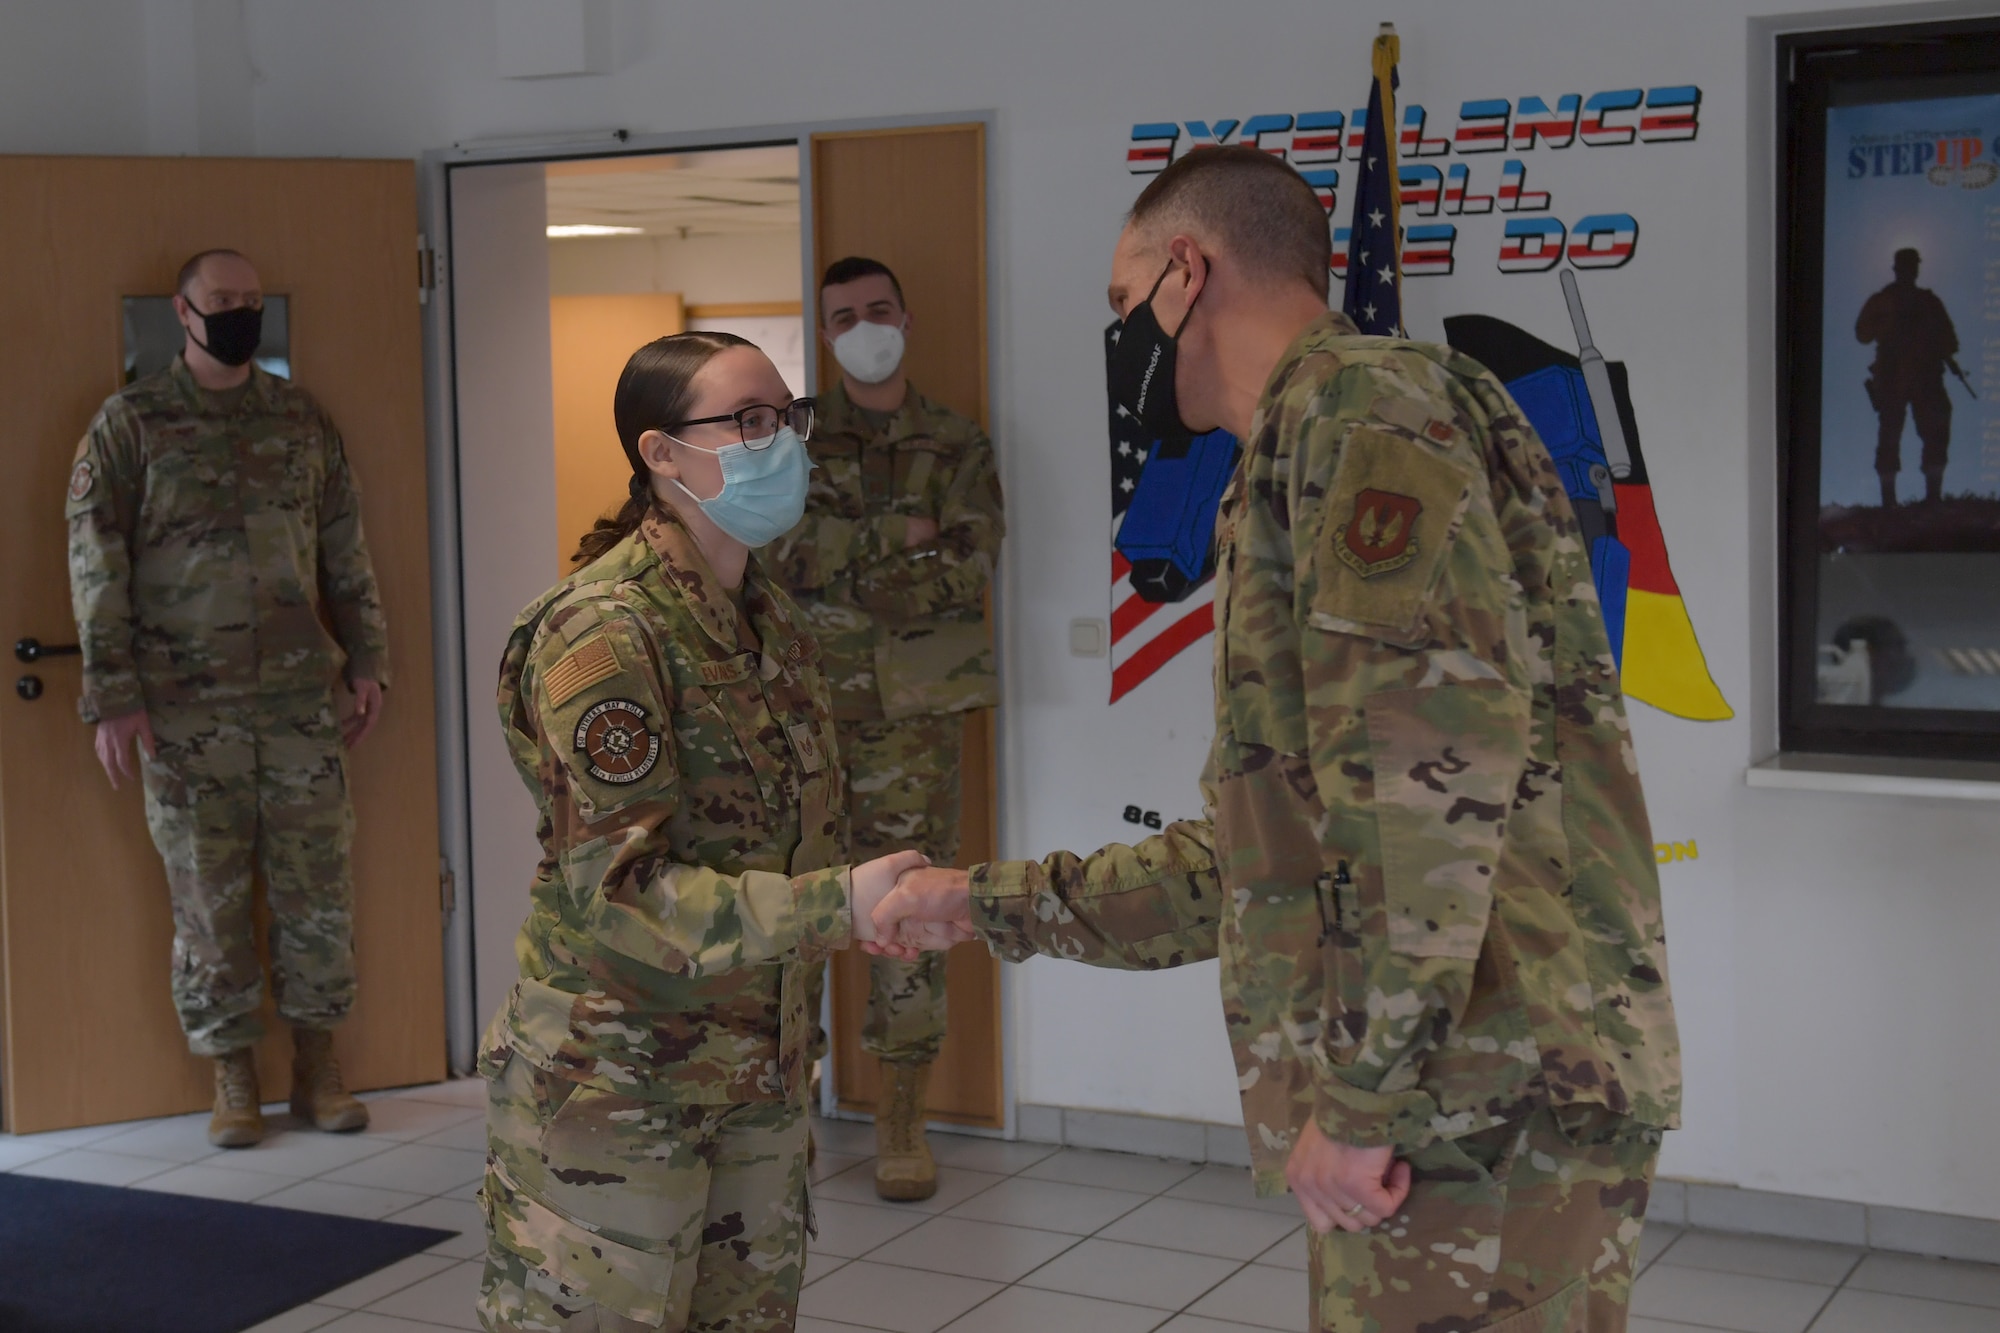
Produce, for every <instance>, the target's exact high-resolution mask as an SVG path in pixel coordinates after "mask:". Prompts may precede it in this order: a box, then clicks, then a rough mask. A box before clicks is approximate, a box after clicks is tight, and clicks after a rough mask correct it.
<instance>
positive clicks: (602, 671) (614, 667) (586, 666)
mask: <svg viewBox="0 0 2000 1333" xmlns="http://www.w3.org/2000/svg"><path fill="white" fill-rule="evenodd" d="M617 674H618V652H617V650H616V649H614V648H613V647H612V646H611V640H610V639H609V638H607V637H605V636H604V635H602V634H599V635H595V636H593V637H592V638H589V639H586V640H584V641H583V642H582V643H580V644H578V645H577V646H576V647H574V648H572V649H570V650H569V652H567V653H565V654H563V656H562V658H561V660H560V661H558V662H557V663H556V664H555V665H554V666H552V667H550V668H549V671H548V674H547V675H546V676H544V677H543V678H542V688H543V689H545V690H547V691H548V694H549V706H550V707H552V708H560V707H562V706H563V705H564V704H565V703H568V702H569V701H570V700H571V699H574V698H575V697H576V696H577V695H578V694H580V693H582V692H583V691H584V690H587V689H589V688H590V687H591V686H592V685H595V684H596V683H597V682H598V681H600V680H603V679H604V678H606V677H607V676H615V675H617Z"/></svg>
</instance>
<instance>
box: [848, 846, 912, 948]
mask: <svg viewBox="0 0 2000 1333" xmlns="http://www.w3.org/2000/svg"><path fill="white" fill-rule="evenodd" d="M930 863H931V860H930V858H929V857H928V856H925V855H924V854H923V853H922V852H919V851H915V850H908V851H901V852H891V853H889V854H888V855H887V856H878V857H876V858H875V859H874V860H873V861H864V862H862V863H861V864H860V865H857V866H855V867H854V868H853V869H852V870H850V871H849V872H848V883H849V884H850V885H851V894H850V897H849V900H848V901H849V906H850V907H851V908H852V909H853V913H854V939H855V941H856V942H857V943H869V942H872V941H873V940H874V938H875V905H876V904H877V903H879V902H881V901H882V900H883V899H884V898H886V897H888V896H889V891H890V890H891V889H893V888H895V887H896V881H897V879H898V878H900V877H901V876H902V874H903V872H904V871H906V870H921V869H922V868H923V867H925V866H927V865H929V864H930Z"/></svg>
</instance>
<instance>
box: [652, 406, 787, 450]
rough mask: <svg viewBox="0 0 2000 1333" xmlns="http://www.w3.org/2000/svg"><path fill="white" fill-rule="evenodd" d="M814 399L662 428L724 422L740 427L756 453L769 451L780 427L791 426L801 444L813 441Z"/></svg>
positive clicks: (741, 411) (699, 419) (725, 414)
mask: <svg viewBox="0 0 2000 1333" xmlns="http://www.w3.org/2000/svg"><path fill="white" fill-rule="evenodd" d="M817 406H818V404H817V403H815V402H814V401H813V400H812V399H810V398H794V399H792V401H791V405H790V406H788V407H772V406H771V405H770V404H769V403H753V404H751V405H750V406H749V407H746V408H743V409H742V410H740V411H736V412H726V413H724V414H723V415H721V416H719V417H694V418H691V419H690V420H687V421H676V422H674V423H673V424H671V425H668V426H663V427H661V429H662V430H668V431H675V430H686V429H687V428H688V427H689V426H712V425H718V424H720V423H721V422H724V421H733V422H735V423H736V429H737V430H738V431H739V432H740V433H741V434H742V437H743V443H744V444H746V445H748V446H749V447H750V448H752V449H768V448H770V446H771V441H772V440H773V439H775V438H776V437H777V434H778V427H779V425H781V424H782V425H786V426H790V427H791V428H792V429H793V430H794V431H795V432H797V434H798V437H799V438H800V439H801V440H810V439H811V438H812V433H813V409H814V408H815V407H817Z"/></svg>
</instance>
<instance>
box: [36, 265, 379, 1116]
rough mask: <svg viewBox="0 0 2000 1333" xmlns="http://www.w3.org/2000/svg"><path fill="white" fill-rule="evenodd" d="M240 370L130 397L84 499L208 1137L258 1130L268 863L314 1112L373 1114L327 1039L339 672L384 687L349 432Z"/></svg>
mask: <svg viewBox="0 0 2000 1333" xmlns="http://www.w3.org/2000/svg"><path fill="white" fill-rule="evenodd" d="M235 258H236V260H237V262H239V263H241V262H242V261H241V259H240V256H239V257H235ZM195 267H196V268H199V267H200V266H199V264H196V265H195ZM243 268H244V269H245V270H246V271H249V272H250V276H251V278H252V279H253V280H254V276H255V274H254V270H248V265H247V264H243ZM196 346H199V344H196ZM190 354H192V353H190ZM243 369H245V370H247V371H248V378H247V379H246V380H245V381H244V382H243V383H242V384H241V385H240V386H239V387H237V388H235V389H229V390H223V391H220V392H216V391H212V390H209V389H205V388H203V387H202V386H201V385H200V384H199V383H198V382H197V381H196V378H195V376H194V374H193V372H192V371H191V370H190V368H189V366H188V363H187V361H186V359H185V358H183V357H177V358H175V360H174V362H173V364H172V366H171V367H170V368H169V369H167V370H165V371H163V372H161V373H159V374H156V375H153V376H150V377H147V378H144V379H141V380H139V381H137V382H136V383H133V384H131V385H129V386H127V387H126V388H124V389H123V390H121V391H119V392H118V393H116V394H113V395H112V396H111V397H110V398H109V399H108V400H106V402H105V404H104V406H103V408H102V409H101V410H100V411H99V412H98V414H97V417H96V418H95V419H94V420H93V421H92V422H91V424H90V427H89V430H88V431H87V432H86V434H85V435H84V438H83V442H82V443H81V445H79V446H78V450H77V460H76V465H75V467H74V469H73V470H72V472H71V477H70V486H69V498H68V506H67V514H68V521H69V567H70V590H71V597H72V601H73V604H74V609H75V612H76V621H77V628H78V633H79V636H80V639H81V643H82V646H83V698H82V700H81V706H80V711H81V713H82V715H83V719H84V720H85V721H86V722H92V723H98V722H104V721H111V720H117V719H126V718H132V717H133V716H134V715H135V714H136V715H139V720H140V722H141V723H143V724H145V725H147V726H149V728H150V733H151V737H152V741H153V752H152V753H151V755H150V756H149V757H145V758H142V760H141V767H142V770H143V776H144V785H145V793H146V819H147V824H148V826H149V828H150V829H151V831H152V835H153V841H154V844H155V846H157V847H158V848H159V851H160V855H161V857H162V858H163V859H164V861H165V862H166V869H167V881H168V885H169V888H170V890H171V892H172V895H173V914H174V949H173V971H172V987H173V998H174V1005H175V1007H176V1009H177V1010H178V1011H179V1014H180V1019H181V1025H182V1028H183V1029H184V1030H185V1032H186V1033H187V1038H188V1045H189V1047H190V1048H191V1049H192V1050H193V1051H194V1052H195V1053H196V1054H199V1055H210V1056H215V1057H218V1069H217V1079H218V1096H217V1117H218V1118H217V1121H216V1125H215V1126H213V1127H212V1131H211V1132H212V1134H213V1135H215V1136H216V1141H217V1142H219V1143H223V1144H225V1146H243V1145H245V1144H247V1143H252V1142H255V1141H256V1139H257V1137H258V1136H260V1135H261V1132H262V1124H261V1120H259V1119H258V1117H257V1102H258V1100H259V1097H258V1095H257V1092H256V1087H255V1073H254V1068H253V1067H252V1066H251V1065H250V1063H249V1061H250V1056H249V1048H250V1047H251V1046H252V1045H253V1044H254V1043H255V1042H256V1041H257V1040H258V1039H259V1037H260V1036H261V1035H262V1030H263V1025H262V1021H261V1019H260V1018H259V1012H258V1011H259V1008H260V1006H261V1004H262V1002H263V990H264V977H263V969H262V966H261V964H260V963H259V961H258V954H257V945H256V940H255V936H254V930H253V927H252V921H251V884H252V877H253V874H254V873H255V872H257V871H259V870H261V871H262V873H263V878H264V884H265V890H266V894H267V898H268V905H269V907H270V913H271V928H270V941H269V945H270V954H271V964H272V990H273V992H274V995H275V998H276V1000H277V1008H278V1013H279V1014H280V1016H282V1017H283V1018H284V1019H285V1020H286V1021H287V1022H288V1023H290V1024H291V1025H292V1026H293V1028H294V1035H295V1043H296V1046H297V1061H296V1063H295V1066H294V1080H293V1082H294V1086H293V1097H294V1106H295V1109H296V1110H298V1111H299V1112H300V1114H301V1115H304V1116H306V1117H307V1118H309V1119H310V1120H312V1121H313V1122H314V1123H316V1124H318V1125H319V1126H320V1127H321V1128H325V1129H358V1128H360V1127H361V1126H362V1125H365V1124H366V1123H367V1112H366V1109H365V1108H364V1107H363V1106H362V1105H361V1103H360V1102H358V1101H356V1100H354V1099H353V1098H351V1097H349V1096H347V1095H346V1093H345V1091H344V1089H342V1088H341V1087H340V1086H339V1073H338V1065H337V1064H336V1063H335V1062H334V1061H333V1058H332V1053H331V1048H330V1044H329V1039H328V1037H327V1036H326V1034H327V1032H328V1031H329V1030H330V1029H331V1028H332V1027H334V1025H336V1024H338V1023H339V1022H340V1021H341V1020H342V1019H343V1018H345V1017H346V1016H347V1013H348V1010H349V1009H350V1007H351V1006H352V1005H353V1003H354V947H353V905H354V895H353V885H352V881H351V878H350V873H349V861H348V851H349V846H350V844H351V842H352V838H353V832H354V816H353V810H352V806H351V805H350V803H349V800H348V791H347V770H346V763H345V757H344V755H343V749H342V727H341V723H340V720H339V719H338V718H337V717H336V713H335V705H334V699H333V695H332V688H333V683H334V680H335V678H336V677H337V676H338V675H339V674H340V673H341V672H342V670H343V668H344V670H345V673H346V676H347V678H348V680H349V681H350V682H356V683H359V682H373V683H375V684H381V685H386V684H387V680H388V661H387V636H386V630H385V624H384V620H383V615H382V603H381V599H380V596H379V595H378V593H377V590H376V584H375V574H374V570H373V568H372V566H371V564H370V562H369V557H368V546H367V542H366V541H365V540H364V538H363V535H362V528H361V502H360V495H359V493H358V491H357V489H356V486H355V481H354V476H353V473H352V472H351V471H350V470H349V467H348V463H347V457H346V454H345V452H344V451H343V449H342V446H341V440H340V434H339V432H338V431H336V430H335V429H334V425H333V422H332V420H331V419H330V418H329V417H328V416H327V414H326V413H325V412H324V411H323V410H322V409H321V408H320V407H319V405H318V404H317V403H315V402H314V401H313V399H312V397H311V396H310V395H309V394H307V393H306V392H305V391H304V390H303V389H300V388H298V387H297V386H296V385H293V384H291V383H290V382H288V381H286V380H283V379H280V378H278V377H276V376H273V375H270V374H268V373H266V372H265V371H263V370H262V369H260V368H257V367H256V366H254V365H253V366H247V367H244V368H243ZM322 615H324V620H323V619H322ZM327 622H330V623H331V626H332V632H331V633H329V632H328V629H327V627H326V624H327ZM367 688H372V686H371V687H367ZM107 766H108V764H107ZM114 781H115V777H114ZM246 1079H247V1080H248V1082H247V1083H246V1082H245V1080H246ZM329 1080H330V1081H329Z"/></svg>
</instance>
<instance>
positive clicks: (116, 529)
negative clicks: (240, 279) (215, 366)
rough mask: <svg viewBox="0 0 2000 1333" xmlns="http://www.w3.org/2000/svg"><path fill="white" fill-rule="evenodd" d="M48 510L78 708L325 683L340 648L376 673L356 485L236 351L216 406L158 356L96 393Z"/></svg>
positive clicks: (369, 674)
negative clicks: (160, 366)
mask: <svg viewBox="0 0 2000 1333" xmlns="http://www.w3.org/2000/svg"><path fill="white" fill-rule="evenodd" d="M64 512H65V514H66V515H67V517H68V520H69V582H70V601H71V603H72V607H73V609H74V610H75V612H76V626H77V634H78V636H79V641H80V642H81V643H82V645H83V697H82V699H81V701H80V704H79V711H80V712H81V713H82V714H83V719H84V721H86V722H96V721H100V720H101V719H103V718H107V717H117V716H119V715H121V714H124V713H131V712H135V711H137V710H138V709H140V708H143V707H146V706H148V705H150V706H153V707H158V706H161V705H173V704H199V703H206V702H212V701H220V700H225V699H237V698H242V697H244V696H246V695H251V694H257V693H264V692H283V691H292V690H309V689H326V688H330V687H331V686H332V684H333V681H334V677H335V674H336V673H337V672H339V671H340V670H341V667H342V664H343V661H344V663H345V667H346V673H347V676H348V678H349V679H350V680H353V679H355V678H357V677H365V678H367V679H369V680H375V681H379V682H381V683H382V684H384V685H386V684H388V683H389V660H388V655H389V645H388V628H387V624H386V621H385V620H384V618H383V615H382V598H381V595H380V593H379V592H378V590H377V588H376V586H375V570H374V566H373V565H372V564H371V563H370V562H369V559H368V543H367V541H366V539H365V538H364V537H363V536H362V531H361V495H360V492H359V490H358V488H357V487H356V485H355V482H354V474H353V472H352V471H351V470H350V469H349V468H348V465H347V454H346V451H345V450H344V449H342V447H341V442H340V432H338V431H337V430H335V429H334V426H333V421H332V419H331V418H329V417H328V416H327V414H326V413H325V412H324V411H323V410H322V409H321V408H320V406H319V404H318V403H316V402H314V401H313V398H312V396H311V395H310V394H308V393H307V392H306V391H305V390H304V389H301V388H299V387H298V386H297V385H295V384H292V383H291V382H290V381H288V380H283V379H280V378H278V377H277V376H275V375H270V374H267V373H266V372H265V371H263V370H261V369H259V368H257V367H255V366H252V367H251V369H250V382H249V384H248V385H247V386H246V387H245V389H244V392H243V395H242V397H241V399H240V401H238V402H237V403H236V404H235V406H234V407H233V408H230V409H227V410H224V409H223V408H222V407H221V405H220V403H219V401H218V400H217V398H216V396H215V395H213V394H210V393H207V392H206V391H204V390H203V389H202V388H201V386H199V385H198V384H196V383H195V380H194V376H193V375H192V374H191V373H189V371H188V368H187V364H186V362H184V361H182V360H181V358H179V357H175V358H174V362H173V365H172V366H170V367H168V368H167V369H166V370H163V371H161V372H160V373H159V374H157V375H150V376H148V377H146V378H145V379H142V380H139V381H138V382H136V383H134V384H130V385H127V386H126V387H125V388H123V389H121V390H119V391H118V392H117V393H115V394H113V395H111V397H109V398H107V399H105V401H104V406H103V407H102V408H100V409H99V410H98V413H97V416H96V418H95V419H94V420H93V421H92V422H91V423H90V428H89V430H88V431H87V432H85V434H84V437H83V441H82V443H80V444H79V445H78V446H77V451H76V465H75V467H73V468H72V469H71V471H70V484H69V503H68V505H67V506H66V508H65V511H64ZM322 599H324V606H325V609H326V613H327V619H328V620H331V621H332V623H333V633H332V634H331V635H329V634H328V633H327V630H326V627H325V625H324V624H323V623H322V621H321V619H320V608H321V605H322Z"/></svg>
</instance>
